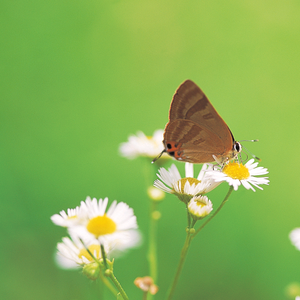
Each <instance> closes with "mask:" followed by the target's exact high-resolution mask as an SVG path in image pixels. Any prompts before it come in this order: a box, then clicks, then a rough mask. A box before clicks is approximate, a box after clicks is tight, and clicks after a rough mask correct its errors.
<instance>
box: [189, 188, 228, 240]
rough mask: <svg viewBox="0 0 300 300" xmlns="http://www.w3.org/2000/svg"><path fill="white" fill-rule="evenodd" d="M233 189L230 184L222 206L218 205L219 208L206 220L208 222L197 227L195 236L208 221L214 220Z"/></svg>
mask: <svg viewBox="0 0 300 300" xmlns="http://www.w3.org/2000/svg"><path fill="white" fill-rule="evenodd" d="M232 191H233V186H230V187H229V191H228V192H227V195H226V196H225V198H224V200H223V201H222V203H221V204H220V206H219V207H218V209H217V210H216V211H215V212H214V213H213V214H212V215H211V217H210V218H208V219H207V220H206V222H204V223H203V224H202V225H201V226H200V227H199V228H198V229H197V231H196V232H195V234H194V236H195V235H196V234H197V233H198V232H199V231H200V230H201V229H203V228H204V227H205V226H206V225H207V223H208V222H210V221H211V220H212V218H214V217H215V215H216V214H217V213H218V212H219V211H220V210H221V208H222V207H223V206H224V204H225V203H226V202H227V200H228V198H229V196H230V194H231V193H232ZM194 236H193V237H194Z"/></svg>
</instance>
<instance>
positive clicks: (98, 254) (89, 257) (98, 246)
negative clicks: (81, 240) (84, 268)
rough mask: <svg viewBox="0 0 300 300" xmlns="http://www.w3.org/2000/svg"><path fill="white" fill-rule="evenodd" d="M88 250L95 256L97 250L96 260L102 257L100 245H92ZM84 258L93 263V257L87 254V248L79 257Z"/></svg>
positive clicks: (82, 250)
mask: <svg viewBox="0 0 300 300" xmlns="http://www.w3.org/2000/svg"><path fill="white" fill-rule="evenodd" d="M88 249H89V250H90V252H91V253H92V254H93V255H95V254H94V252H95V250H96V258H99V257H100V245H91V246H89V247H88ZM82 256H84V257H85V258H87V259H88V260H89V261H93V258H92V257H91V255H90V254H89V253H88V252H87V250H86V249H85V248H83V249H81V250H80V252H79V254H78V257H79V258H82Z"/></svg>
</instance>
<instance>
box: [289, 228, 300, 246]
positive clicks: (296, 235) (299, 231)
mask: <svg viewBox="0 0 300 300" xmlns="http://www.w3.org/2000/svg"><path fill="white" fill-rule="evenodd" d="M289 238H290V240H291V242H292V244H293V245H294V246H295V247H296V248H297V249H298V250H300V228H295V229H294V230H292V231H291V233H290V234H289Z"/></svg>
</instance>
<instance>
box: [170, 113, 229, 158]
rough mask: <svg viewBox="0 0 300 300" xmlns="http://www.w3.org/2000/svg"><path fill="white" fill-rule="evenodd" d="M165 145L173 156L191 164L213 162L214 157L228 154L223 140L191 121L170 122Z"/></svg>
mask: <svg viewBox="0 0 300 300" xmlns="http://www.w3.org/2000/svg"><path fill="white" fill-rule="evenodd" d="M164 145H165V149H167V152H168V153H169V154H170V155H171V156H174V157H175V158H176V159H177V160H182V161H187V162H191V163H204V162H213V161H214V158H213V155H215V156H216V157H222V156H223V155H224V153H226V148H225V146H224V144H223V143H222V140H221V139H220V138H219V137H218V136H217V135H216V134H214V133H212V132H211V131H210V130H208V129H207V128H206V127H201V126H200V125H199V124H197V123H195V122H193V121H190V120H182V119H179V120H174V121H171V122H169V123H168V124H167V126H166V129H165V135H164Z"/></svg>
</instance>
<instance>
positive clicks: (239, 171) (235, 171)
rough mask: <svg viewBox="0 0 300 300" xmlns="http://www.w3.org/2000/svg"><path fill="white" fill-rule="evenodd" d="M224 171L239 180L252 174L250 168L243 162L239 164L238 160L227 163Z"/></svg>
mask: <svg viewBox="0 0 300 300" xmlns="http://www.w3.org/2000/svg"><path fill="white" fill-rule="evenodd" d="M223 173H225V174H226V175H228V176H229V177H231V178H233V179H238V180H243V179H247V178H249V176H250V173H249V170H248V168H247V167H245V166H244V165H243V164H239V163H236V162H230V163H229V164H227V165H226V166H225V167H224V169H223Z"/></svg>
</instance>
